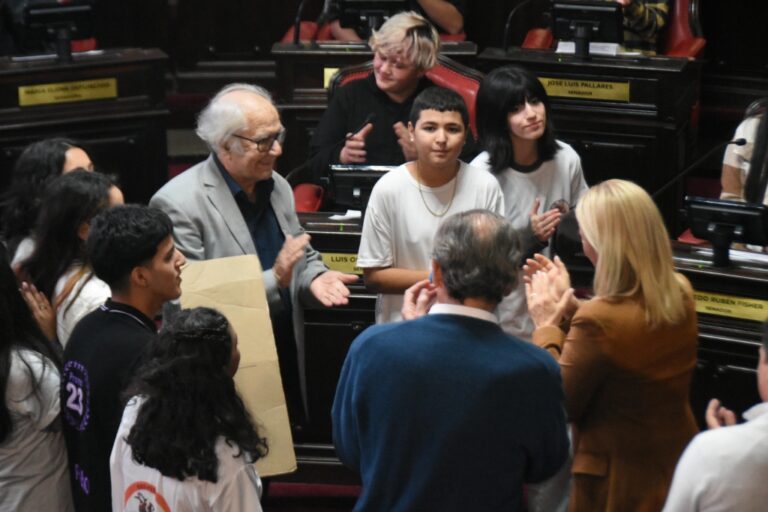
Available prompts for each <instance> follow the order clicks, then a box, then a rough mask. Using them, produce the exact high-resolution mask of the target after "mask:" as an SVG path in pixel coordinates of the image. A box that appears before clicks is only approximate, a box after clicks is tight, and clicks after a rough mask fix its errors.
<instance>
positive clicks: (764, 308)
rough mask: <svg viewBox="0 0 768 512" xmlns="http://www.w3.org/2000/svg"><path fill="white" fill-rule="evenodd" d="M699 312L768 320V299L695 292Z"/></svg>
mask: <svg viewBox="0 0 768 512" xmlns="http://www.w3.org/2000/svg"><path fill="white" fill-rule="evenodd" d="M693 298H694V300H695V301H696V311H697V312H698V313H708V314H710V315H720V316H729V317H731V318H741V319H744V320H755V321H757V322H764V321H766V320H768V300H759V299H747V298H745V297H736V296H733V295H720V294H719V293H706V292H698V291H696V292H693Z"/></svg>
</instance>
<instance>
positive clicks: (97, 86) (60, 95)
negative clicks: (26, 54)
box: [19, 78, 117, 107]
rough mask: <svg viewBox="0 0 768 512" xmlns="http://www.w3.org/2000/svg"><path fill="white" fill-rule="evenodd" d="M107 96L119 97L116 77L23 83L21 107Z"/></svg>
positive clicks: (20, 99) (20, 98)
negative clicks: (51, 82) (32, 83)
mask: <svg viewBox="0 0 768 512" xmlns="http://www.w3.org/2000/svg"><path fill="white" fill-rule="evenodd" d="M105 98H117V79H116V78H101V79H98V80H81V81H77V82H59V83H55V84H38V85H22V86H21V87H19V106H20V107H29V106H32V105H50V104H55V103H71V102H75V101H88V100H101V99H105Z"/></svg>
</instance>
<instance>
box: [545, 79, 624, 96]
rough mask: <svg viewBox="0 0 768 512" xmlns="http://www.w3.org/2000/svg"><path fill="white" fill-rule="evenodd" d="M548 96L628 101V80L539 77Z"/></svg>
mask: <svg viewBox="0 0 768 512" xmlns="http://www.w3.org/2000/svg"><path fill="white" fill-rule="evenodd" d="M539 81H540V82H541V83H542V85H544V89H545V90H546V91H547V94H548V95H550V96H556V97H559V98H580V99H585V100H603V101H624V102H628V101H629V82H596V81H593V80H572V79H567V78H545V77H541V78H539Z"/></svg>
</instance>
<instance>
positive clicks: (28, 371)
mask: <svg viewBox="0 0 768 512" xmlns="http://www.w3.org/2000/svg"><path fill="white" fill-rule="evenodd" d="M0 252H1V253H2V254H1V255H0V333H2V335H0V393H2V395H3V397H4V399H3V401H2V403H0V511H2V512H24V511H30V512H37V511H41V510H57V511H58V510H61V511H71V510H73V507H72V496H71V492H70V486H69V477H68V475H67V452H66V447H65V445H64V437H63V436H62V434H61V431H60V429H59V375H60V374H59V368H60V366H61V356H60V354H59V352H58V351H57V350H56V349H55V348H54V347H53V345H52V344H51V343H50V342H48V341H47V340H46V339H45V337H44V336H43V334H42V332H41V331H40V329H39V328H38V326H37V323H36V322H35V320H34V318H33V317H32V314H31V313H30V311H29V308H28V307H27V304H26V303H25V301H24V299H23V298H22V295H21V293H20V292H19V287H18V283H17V281H16V276H15V275H14V274H13V271H12V270H11V267H10V265H9V263H8V258H7V256H6V254H5V250H0Z"/></svg>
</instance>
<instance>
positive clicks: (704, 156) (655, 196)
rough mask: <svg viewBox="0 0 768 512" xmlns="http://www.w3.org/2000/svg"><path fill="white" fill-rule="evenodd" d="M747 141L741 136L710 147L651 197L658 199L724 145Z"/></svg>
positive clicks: (739, 143) (742, 143) (741, 143)
mask: <svg viewBox="0 0 768 512" xmlns="http://www.w3.org/2000/svg"><path fill="white" fill-rule="evenodd" d="M746 143H747V140H746V139H743V138H740V139H734V140H729V141H726V142H722V143H720V144H718V145H717V146H715V147H714V148H712V149H710V150H709V151H707V152H706V153H704V155H703V156H702V157H701V158H698V159H697V160H696V161H695V162H693V163H692V164H691V165H689V166H688V167H686V168H685V169H683V170H682V171H680V173H679V174H678V175H677V176H675V177H674V178H672V179H671V180H670V181H668V182H667V183H666V184H665V185H664V186H663V187H661V188H660V189H659V190H657V191H656V192H654V193H653V194H651V199H656V198H657V197H659V195H660V194H661V193H662V192H664V191H665V190H667V189H668V188H669V187H671V186H672V185H673V184H675V183H677V182H678V180H680V178H682V177H683V176H685V175H686V174H688V173H689V172H691V171H692V170H693V169H695V168H696V167H698V166H699V165H700V164H701V163H702V162H703V161H704V160H706V159H707V158H709V157H710V156H712V155H713V154H715V153H716V152H717V151H719V150H721V149H723V148H724V147H726V146H729V145H731V144H734V145H736V146H743V145H744V144H746Z"/></svg>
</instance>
